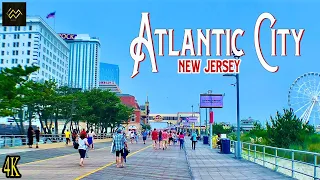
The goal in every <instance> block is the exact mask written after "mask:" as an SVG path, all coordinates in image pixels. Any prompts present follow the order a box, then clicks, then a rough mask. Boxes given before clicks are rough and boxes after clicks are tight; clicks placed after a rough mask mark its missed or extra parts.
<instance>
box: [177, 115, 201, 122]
mask: <svg viewBox="0 0 320 180" xmlns="http://www.w3.org/2000/svg"><path fill="white" fill-rule="evenodd" d="M180 122H186V123H196V122H198V117H195V116H193V117H192V116H189V117H181V116H180Z"/></svg>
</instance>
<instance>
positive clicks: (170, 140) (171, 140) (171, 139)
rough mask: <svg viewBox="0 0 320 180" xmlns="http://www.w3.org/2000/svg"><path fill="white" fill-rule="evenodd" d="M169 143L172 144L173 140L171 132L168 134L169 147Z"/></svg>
mask: <svg viewBox="0 0 320 180" xmlns="http://www.w3.org/2000/svg"><path fill="white" fill-rule="evenodd" d="M171 142H173V138H172V132H171V131H170V132H169V146H170V145H171Z"/></svg>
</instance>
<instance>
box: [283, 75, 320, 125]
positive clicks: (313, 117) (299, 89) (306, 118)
mask: <svg viewBox="0 0 320 180" xmlns="http://www.w3.org/2000/svg"><path fill="white" fill-rule="evenodd" d="M288 104H289V106H290V107H291V108H292V109H293V110H294V112H295V114H296V115H297V116H300V119H301V120H302V121H303V122H304V123H310V121H312V122H311V123H313V125H314V126H315V125H316V123H319V122H320V73H315V72H310V73H305V74H303V75H302V76H300V77H298V78H297V79H296V80H295V81H294V82H293V83H292V85H291V86H290V89H289V94H288Z"/></svg>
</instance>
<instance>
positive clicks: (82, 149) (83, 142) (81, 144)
mask: <svg viewBox="0 0 320 180" xmlns="http://www.w3.org/2000/svg"><path fill="white" fill-rule="evenodd" d="M77 146H78V147H77ZM89 146H90V145H89V143H88V140H87V138H86V136H85V134H80V138H79V139H78V142H77V143H75V145H74V148H76V149H78V151H79V154H80V163H79V165H80V166H84V164H83V161H84V158H85V156H86V150H87V148H88V147H89Z"/></svg>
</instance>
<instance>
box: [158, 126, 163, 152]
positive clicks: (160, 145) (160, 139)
mask: <svg viewBox="0 0 320 180" xmlns="http://www.w3.org/2000/svg"><path fill="white" fill-rule="evenodd" d="M158 136H159V149H161V147H162V131H161V130H160V131H159V135H158Z"/></svg>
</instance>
